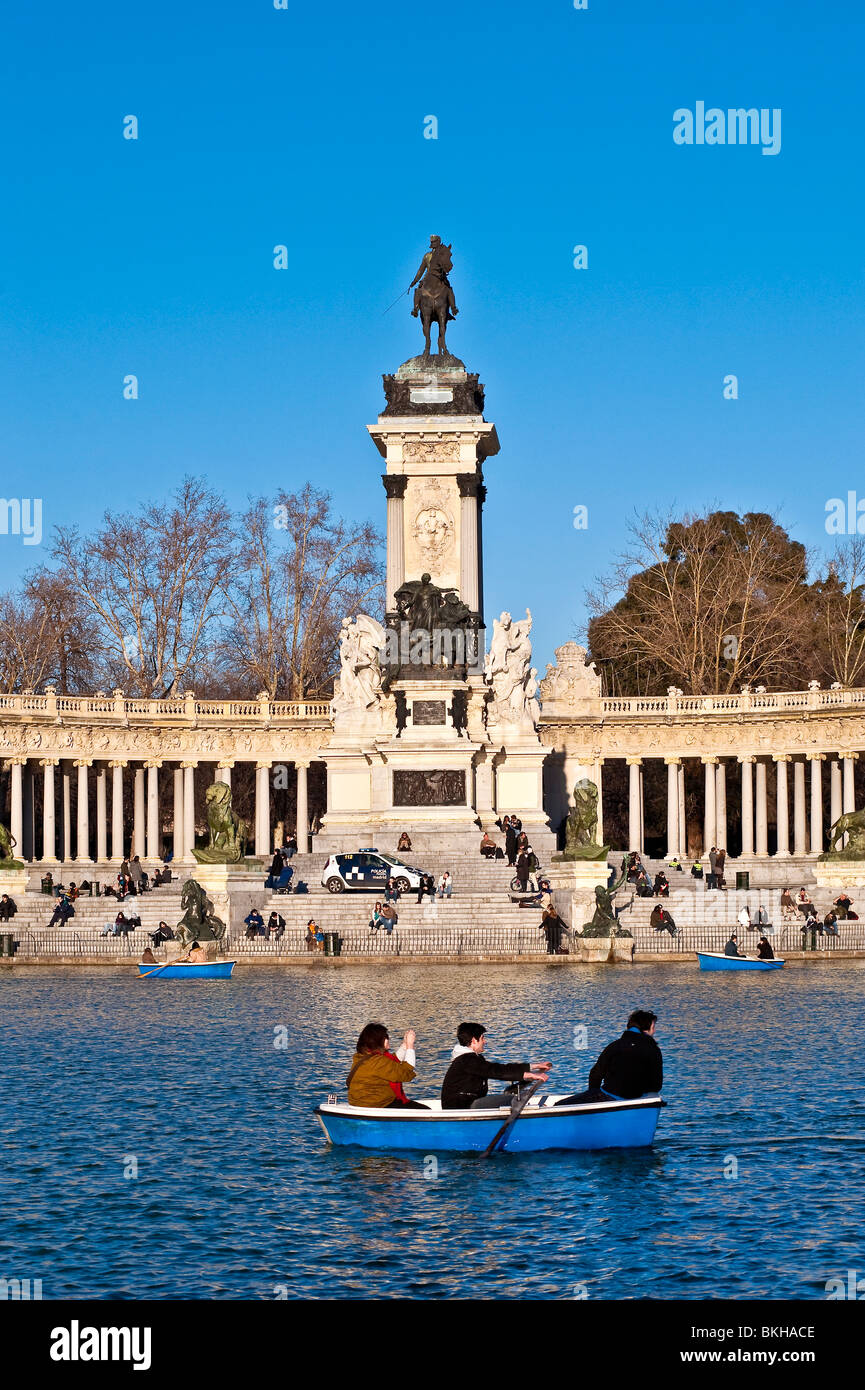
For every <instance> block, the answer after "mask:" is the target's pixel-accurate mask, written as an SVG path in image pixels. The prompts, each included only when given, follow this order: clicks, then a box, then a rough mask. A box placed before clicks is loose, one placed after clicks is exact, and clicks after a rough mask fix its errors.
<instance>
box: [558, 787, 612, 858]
mask: <svg viewBox="0 0 865 1390" xmlns="http://www.w3.org/2000/svg"><path fill="white" fill-rule="evenodd" d="M597 834H598V789H597V787H596V786H595V784H594V782H591V781H590V780H589V778H588V777H581V778H580V780H579V782H577V783H576V785H575V787H574V809H573V810H572V811H571V812H570V813H569V815H568V821H567V826H566V828H565V848H564V852H563V858H565V859H606V857H607V853H608V849H609V846H607V845H599V844H598V841H597Z"/></svg>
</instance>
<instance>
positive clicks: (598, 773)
mask: <svg viewBox="0 0 865 1390" xmlns="http://www.w3.org/2000/svg"><path fill="white" fill-rule="evenodd" d="M603 778H604V760H603V758H596V759H595V773H594V779H593V780H594V783H595V786H596V787H597V789H598V830H597V835H598V844H599V845H602V844H603V843H604V781H603Z"/></svg>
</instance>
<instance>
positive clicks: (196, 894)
mask: <svg viewBox="0 0 865 1390" xmlns="http://www.w3.org/2000/svg"><path fill="white" fill-rule="evenodd" d="M180 906H181V907H182V908H183V910H184V911H183V916H182V917H181V919H180V921H179V922H178V923H177V928H176V936H177V940H178V941H179V942H180V944H181V946H190V945H191V944H192V942H193V941H221V940H222V938H223V937H224V936H225V923H224V922H223V920H222V918H221V917H216V916H215V915H214V912H213V903H212V902H211V901H210V899H209V898H208V896H207V894H206V893H205V891H204V889H203V888H202V886H201V884H200V883H196V881H195V879H194V878H188V879H187V880H186V882H185V883H184V885H183V890H182V892H181V894H180Z"/></svg>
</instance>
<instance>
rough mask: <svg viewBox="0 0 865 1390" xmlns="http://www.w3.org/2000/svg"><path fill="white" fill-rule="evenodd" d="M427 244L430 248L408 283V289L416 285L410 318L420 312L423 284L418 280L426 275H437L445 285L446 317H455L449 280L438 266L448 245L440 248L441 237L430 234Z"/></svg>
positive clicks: (415, 316)
mask: <svg viewBox="0 0 865 1390" xmlns="http://www.w3.org/2000/svg"><path fill="white" fill-rule="evenodd" d="M429 245H430V249H429V250H428V251H427V252H425V253H424V258H423V260H422V261H421V263H420V266H419V267H418V272H417V275H416V276H415V277H414V279H413V280H412V282H411V284H410V285H409V289H412V288H413V287H414V286H415V285H417V289H416V290H415V292H414V308H413V309H412V311H411V315H412V318H413V319H416V318H417V316H418V314H419V313H420V296H421V289H422V288H423V286H422V285H421V284H420V283H419V282H420V281H422V280H424V279H425V278H426V277H427V276H430V277H431V278H432V277H437V278H438V279H439V280H440V281H441V282H442V284H445V285H447V291H448V318H452V319H455V318H456V316H457V314H458V313H459V309H458V308H457V306H456V300H455V299H454V292H453V290H452V288H451V283H450V280H449V279H448V277H447V272H446V271H445V270H443V269H441V267H440V266H439V261H440V260H441V259H445V257H444V256H443V255H442V252H443V251H445V250H448V251H449V250H450V247H447V248H442V239H441V237H440V236H431V237H430V239H429Z"/></svg>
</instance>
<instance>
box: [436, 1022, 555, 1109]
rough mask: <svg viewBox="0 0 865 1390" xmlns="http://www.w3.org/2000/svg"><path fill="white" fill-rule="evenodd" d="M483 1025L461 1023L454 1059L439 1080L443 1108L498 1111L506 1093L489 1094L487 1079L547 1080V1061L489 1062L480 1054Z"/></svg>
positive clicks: (482, 1052) (548, 1065)
mask: <svg viewBox="0 0 865 1390" xmlns="http://www.w3.org/2000/svg"><path fill="white" fill-rule="evenodd" d="M486 1031H487V1030H486V1028H485V1027H484V1026H483V1024H482V1023H461V1024H460V1026H459V1028H458V1029H457V1045H456V1047H455V1048H454V1050H453V1052H452V1053H451V1056H452V1058H453V1061H452V1062H451V1064H450V1066H449V1067H448V1069H447V1073H446V1075H445V1079H444V1081H443V1082H442V1110H469V1109H471V1110H498V1109H500V1108H501V1107H502V1106H506V1105H510V1102H511V1097H510V1096H508V1095H505V1094H501V1095H496V1094H493V1095H488V1093H487V1092H488V1083H489V1082H490V1081H510V1082H518V1083H519V1082H523V1081H526V1082H532V1081H546V1079H547V1073H548V1072H549V1070H550V1063H549V1062H535V1063H534V1064H530V1063H528V1062H490V1061H488V1060H487V1058H486V1057H485V1056H484V1055H483V1054H484V1045H485V1042H486Z"/></svg>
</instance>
